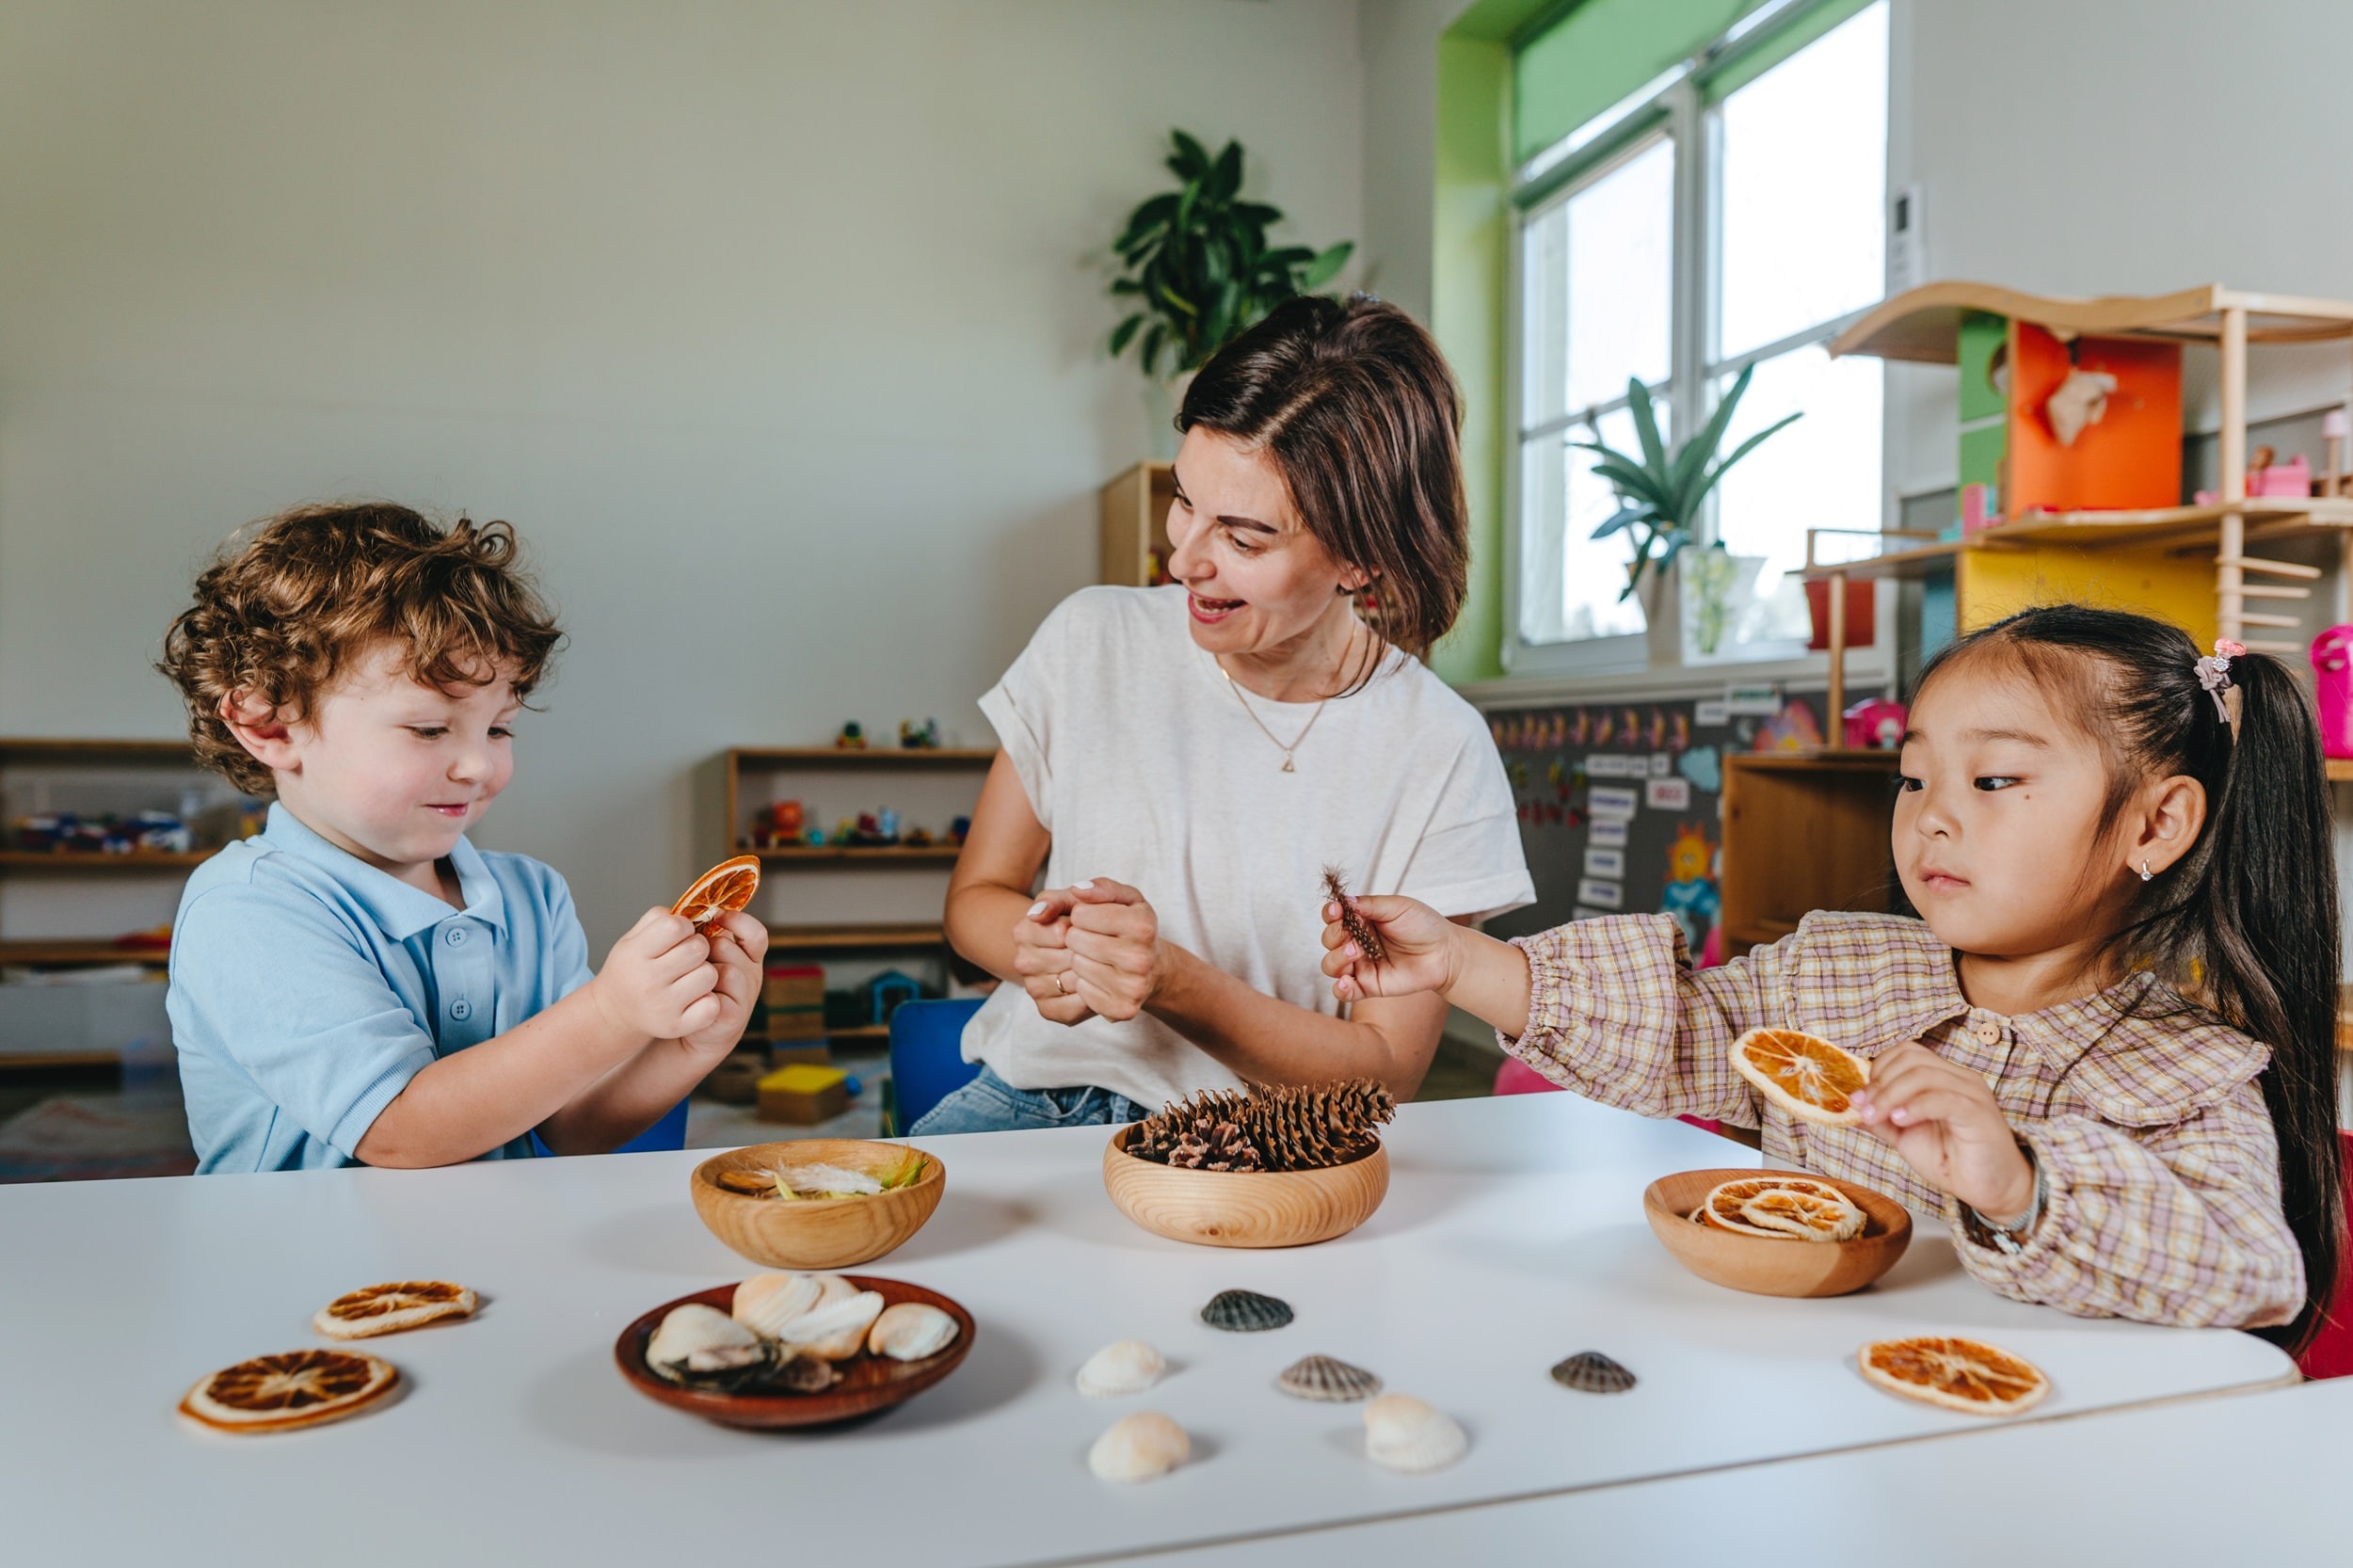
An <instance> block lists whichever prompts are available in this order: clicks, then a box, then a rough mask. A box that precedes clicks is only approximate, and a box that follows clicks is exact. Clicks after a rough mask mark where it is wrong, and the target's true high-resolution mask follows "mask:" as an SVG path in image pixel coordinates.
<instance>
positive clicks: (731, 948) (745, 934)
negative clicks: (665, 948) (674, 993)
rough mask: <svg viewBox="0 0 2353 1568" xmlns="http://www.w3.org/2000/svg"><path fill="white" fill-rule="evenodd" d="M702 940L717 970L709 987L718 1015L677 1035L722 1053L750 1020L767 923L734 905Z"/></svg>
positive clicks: (765, 948)
mask: <svg viewBox="0 0 2353 1568" xmlns="http://www.w3.org/2000/svg"><path fill="white" fill-rule="evenodd" d="M705 940H706V941H707V942H709V943H710V947H711V962H712V966H713V967H714V968H716V969H717V970H718V971H719V983H718V984H716V985H714V986H712V991H711V994H712V997H714V998H716V999H717V1000H718V1002H719V1015H718V1016H717V1017H715V1018H713V1019H712V1021H711V1022H710V1023H709V1024H707V1025H705V1026H704V1027H703V1028H701V1029H698V1030H696V1031H695V1032H692V1033H690V1034H685V1035H681V1036H680V1039H681V1040H682V1041H683V1043H684V1044H685V1045H686V1046H687V1047H688V1048H690V1049H693V1050H700V1051H709V1052H711V1053H712V1054H713V1055H716V1056H724V1055H726V1054H727V1053H728V1051H730V1050H733V1049H734V1048H735V1044H736V1042H737V1041H739V1040H741V1039H742V1038H743V1037H744V1025H745V1024H747V1023H749V1022H750V1021H751V1016H752V1003H753V1001H755V1000H758V998H759V996H760V981H761V980H762V979H763V978H764V977H763V976H762V974H761V972H760V960H761V959H763V958H765V957H766V956H767V954H768V927H767V926H766V925H765V924H763V923H761V922H760V921H759V920H754V919H753V918H752V917H751V916H749V915H746V914H744V912H743V911H742V910H740V909H738V910H734V911H731V912H730V913H728V914H726V915H723V916H721V917H720V919H719V929H718V930H716V931H714V932H712V934H711V935H710V936H708V937H706V938H705Z"/></svg>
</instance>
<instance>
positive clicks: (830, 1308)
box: [776, 1289, 883, 1361]
mask: <svg viewBox="0 0 2353 1568" xmlns="http://www.w3.org/2000/svg"><path fill="white" fill-rule="evenodd" d="M882 1309H883V1299H882V1292H881V1291H879V1290H856V1289H854V1290H852V1291H851V1292H850V1294H849V1295H847V1296H844V1297H840V1298H838V1299H836V1300H834V1301H832V1302H830V1303H828V1304H824V1305H821V1306H818V1307H816V1308H815V1309H813V1310H811V1311H808V1312H805V1313H803V1314H802V1315H801V1316H800V1317H798V1318H795V1319H793V1320H792V1321H791V1322H789V1323H787V1324H785V1325H784V1329H783V1332H782V1333H780V1334H778V1335H777V1336H776V1337H777V1338H779V1339H781V1340H783V1341H784V1343H785V1344H786V1345H788V1346H790V1347H791V1348H792V1349H793V1350H794V1351H797V1352H800V1353H801V1354H803V1355H813V1356H817V1357H820V1358H822V1359H824V1360H826V1361H847V1360H849V1359H850V1357H852V1356H854V1355H856V1354H857V1352H859V1351H861V1350H863V1349H864V1348H865V1346H866V1330H867V1328H868V1327H869V1325H871V1324H872V1322H873V1320H875V1319H876V1318H879V1317H881V1316H882Z"/></svg>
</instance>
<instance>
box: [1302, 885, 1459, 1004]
mask: <svg viewBox="0 0 2353 1568" xmlns="http://www.w3.org/2000/svg"><path fill="white" fill-rule="evenodd" d="M1354 903H1355V904H1356V912H1357V913H1358V914H1359V915H1362V916H1363V917H1364V918H1365V920H1366V922H1367V923H1369V925H1370V926H1371V927H1372V929H1373V931H1374V933H1375V934H1376V935H1378V936H1380V938H1381V946H1382V948H1383V949H1384V950H1385V952H1384V953H1383V957H1382V961H1381V962H1380V963H1379V964H1372V963H1369V962H1367V960H1366V958H1365V952H1364V949H1362V948H1360V947H1358V946H1357V945H1356V943H1355V941H1354V939H1353V938H1352V937H1351V936H1349V934H1348V927H1347V926H1345V925H1343V924H1341V923H1340V906H1339V905H1338V904H1330V903H1327V904H1324V906H1323V920H1324V926H1323V945H1324V948H1325V950H1326V951H1325V952H1324V955H1323V972H1324V973H1325V974H1328V975H1330V976H1331V977H1332V994H1333V995H1334V996H1335V997H1337V998H1338V999H1339V1000H1342V1001H1359V1000H1363V999H1364V998H1366V997H1407V996H1412V995H1414V994H1416V993H1417V992H1421V991H1449V990H1451V989H1453V986H1454V982H1455V978H1456V975H1457V973H1458V971H1459V970H1460V968H1461V966H1462V956H1461V953H1460V951H1459V944H1458V943H1457V941H1456V938H1457V937H1459V936H1461V935H1462V931H1463V928H1462V927H1461V926H1458V925H1456V924H1455V923H1454V922H1453V921H1451V920H1448V919H1447V918H1446V917H1445V916H1444V915H1441V914H1439V913H1438V912H1437V911H1436V910H1435V909H1433V908H1431V907H1430V905H1428V904H1423V903H1422V902H1420V901H1419V900H1418V899H1410V898H1398V897H1394V896H1385V895H1378V894H1376V895H1371V896H1368V897H1364V898H1359V899H1356V900H1355V901H1354Z"/></svg>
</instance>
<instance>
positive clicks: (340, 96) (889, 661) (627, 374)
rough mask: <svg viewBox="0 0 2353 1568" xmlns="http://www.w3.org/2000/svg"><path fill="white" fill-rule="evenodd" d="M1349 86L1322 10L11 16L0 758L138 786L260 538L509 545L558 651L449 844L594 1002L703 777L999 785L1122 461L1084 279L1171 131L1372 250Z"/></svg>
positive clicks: (2, 139) (563, 0)
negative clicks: (501, 873) (184, 676)
mask: <svg viewBox="0 0 2353 1568" xmlns="http://www.w3.org/2000/svg"><path fill="white" fill-rule="evenodd" d="M1356 56H1357V50H1356V7H1355V5H1354V4H1353V0H1121V3H1116V4H1113V3H1109V0H930V3H918V0H860V3H859V4H856V5H852V6H840V5H831V4H822V5H821V4H815V3H807V4H794V5H787V4H763V5H743V4H729V3H721V0H670V3H666V4H664V5H660V6H652V5H638V6H627V5H612V4H606V5H588V4H579V3H567V0H504V3H502V4H499V5H496V6H477V5H470V4H457V3H446V4H434V3H424V0H415V3H401V4H379V5H351V4H318V3H314V0H300V3H296V0H286V3H278V4H273V3H269V0H220V3H216V4H209V5H201V6H200V5H187V4H175V3H171V0H146V3H130V0H125V3H106V0H11V3H10V4H9V5H8V7H7V8H0V733H8V734H59V735H168V734H171V733H174V732H175V731H176V730H177V729H178V728H179V725H180V718H179V713H178V710H177V707H176V700H175V697H174V696H173V694H172V693H171V692H170V690H169V689H168V687H167V686H166V685H165V683H164V682H163V680H161V679H160V678H158V677H156V676H155V675H153V674H152V673H151V672H150V670H149V668H148V662H149V661H150V660H151V659H152V656H153V653H154V650H155V648H156V644H157V641H158V638H159V636H160V634H161V632H162V631H163V629H164V627H165V625H166V623H167V622H168V619H169V618H170V616H172V615H173V614H174V613H175V612H176V610H177V609H178V608H179V607H180V605H181V604H182V603H183V601H184V595H185V592H186V587H187V584H188V580H189V578H190V576H191V574H192V572H193V570H194V569H195V568H196V567H197V565H198V564H199V563H200V560H201V559H202V557H203V556H204V555H205V553H206V552H208V551H209V550H210V549H211V548H212V547H213V545H214V544H215V543H216V541H218V540H219V539H220V538H221V537H222V536H224V535H226V534H227V533H228V532H229V531H230V530H231V529H232V528H233V527H235V526H236V525H238V524H240V523H242V522H244V521H246V520H248V519H251V518H253V517H256V516H259V515H262V514H264V513H267V512H269V511H273V510H275V509H277V508H280V507H281V506H284V505H287V504H291V503H294V502H296V501H300V500H304V499H308V498H316V497H329V496H337V495H346V494H381V495H388V496H392V497H394V498H397V499H400V500H403V501H407V502H410V503H413V504H421V505H424V506H428V507H435V508H440V509H442V510H444V511H448V512H453V513H454V512H455V511H456V510H457V509H458V508H466V509H469V510H471V511H472V514H473V515H474V516H476V517H503V518H506V519H509V520H513V521H514V522H515V523H516V524H517V525H518V527H519V528H520V530H521V533H522V535H523V537H524V539H525V541H526V543H527V545H528V547H529V548H530V550H531V552H532V553H533V555H534V557H535V558H536V563H537V565H538V567H539V569H540V571H541V575H542V578H543V580H544V583H545V584H546V586H547V588H548V589H549V591H550V592H551V594H552V597H553V598H554V600H556V602H557V603H558V604H559V605H560V607H561V609H562V613H563V618H564V622H565V625H566V627H567V628H568V631H569V632H570V633H571V636H572V639H573V642H572V647H571V650H570V652H569V653H568V656H567V657H566V659H565V661H564V663H563V666H562V669H561V671H560V675H559V679H558V680H557V681H556V683H555V684H554V685H553V686H552V688H551V689H550V690H549V691H548V693H547V702H548V707H549V711H548V712H546V713H545V714H543V715H539V716H536V717H533V718H530V719H528V720H527V721H526V725H527V728H526V729H525V731H524V733H523V737H522V740H521V743H520V756H521V759H522V760H521V765H520V771H519V775H518V778H517V781H516V783H515V785H514V787H513V789H512V791H511V792H510V793H509V795H508V797H507V798H506V799H505V800H504V802H502V803H501V805H500V806H499V807H498V808H496V809H495V810H494V812H493V814H492V817H491V819H490V821H489V823H488V825H487V827H486V829H485V830H484V833H483V835H482V837H483V840H484V841H485V842H486V843H488V844H489V845H492V846H494V847H500V848H508V849H517V850H522V851H525V852H527V853H530V854H534V855H537V856H542V857H543V858H545V859H547V860H549V861H551V862H552V863H553V864H555V865H556V866H557V867H558V868H559V869H561V870H562V871H563V872H565V874H566V875H567V876H568V877H569V878H570V879H571V881H572V884H573V886H574V888H576V889H577V890H578V892H579V894H580V897H581V903H582V906H583V909H584V914H585V916H586V922H587V925H588V928H589V934H590V937H591V940H592V942H594V943H595V944H596V945H597V946H598V947H599V948H600V949H601V947H602V945H603V943H604V942H605V941H606V940H608V939H609V938H610V936H613V935H614V934H616V932H617V931H618V930H619V929H620V927H621V926H623V925H624V924H626V923H627V920H629V919H630V918H632V916H633V915H634V913H635V912H636V911H637V910H639V909H641V908H643V907H644V906H645V905H646V904H648V903H651V902H654V901H656V900H658V899H659V900H666V899H667V898H668V897H669V896H670V895H671V894H672V892H673V891H674V890H675V889H676V888H677V887H678V886H680V885H681V883H682V881H683V879H684V878H685V877H686V876H687V875H688V874H690V873H691V872H693V871H694V870H696V869H698V868H699V865H700V863H701V862H702V861H703V860H704V859H706V858H707V857H708V856H709V854H710V849H711V846H710V845H709V844H707V843H697V842H695V841H692V839H691V834H690V825H689V822H690V813H689V806H688V782H687V781H688V776H689V772H690V770H691V769H692V768H693V767H694V766H695V765H696V763H697V762H698V761H700V760H703V759H706V758H708V757H710V756H711V755H712V754H713V753H715V752H717V751H719V750H721V749H723V748H724V747H726V746H728V745H730V744H792V743H804V742H821V741H823V740H824V739H825V738H826V737H828V736H829V735H830V734H831V733H832V730H833V728H834V726H835V725H836V724H837V723H838V722H839V721H840V720H841V719H843V718H845V717H853V716H855V717H858V718H861V719H863V720H864V721H866V722H867V723H868V724H869V725H870V726H873V727H882V728H888V727H891V726H895V724H896V722H897V721H898V719H899V718H901V717H902V716H904V715H923V714H936V715H938V716H939V717H940V719H941V720H942V721H943V722H944V723H945V724H946V725H947V726H948V727H949V728H951V729H952V730H955V731H960V732H961V734H962V736H963V738H964V739H965V740H967V741H968V742H971V743H983V742H985V741H986V740H987V738H988V731H987V728H986V726H985V723H984V721H983V720H982V718H981V717H980V714H979V712H978V710H977V709H975V708H974V707H973V706H972V699H973V698H974V697H975V696H977V695H978V694H979V693H980V692H981V691H982V690H984V688H985V687H986V685H987V684H988V683H989V682H990V681H991V680H993V679H994V677H995V675H996V673H997V672H998V671H999V670H1000V668H1001V667H1002V666H1003V665H1004V664H1005V663H1006V662H1007V661H1008V660H1010V659H1011V658H1012V657H1013V655H1014V654H1015V653H1016V652H1017V651H1018V650H1019V648H1020V647H1021V645H1022V643H1023V642H1024V641H1025V640H1026V638H1027V636H1028V634H1029V632H1030V630H1031V629H1032V627H1033V626H1034V625H1035V623H1036V621H1037V619H1038V618H1039V617H1040V616H1043V615H1044V614H1045V612H1046V611H1047V610H1048V608H1049V607H1051V606H1052V604H1053V603H1054V602H1055V601H1056V600H1058V599H1060V598H1061V597H1062V596H1063V595H1064V593H1066V592H1068V591H1069V590H1070V589H1072V588H1074V587H1077V586H1079V585H1080V584H1083V583H1085V582H1087V581H1090V580H1091V579H1092V577H1093V575H1094V572H1095V570H1096V546H1095V540H1094V530H1095V488H1096V486H1097V485H1098V484H1100V483H1101V482H1102V481H1103V480H1104V479H1106V478H1107V477H1109V476H1110V475H1111V474H1112V473H1113V472H1116V471H1118V470H1119V469H1121V468H1124V467H1125V466H1127V465H1128V463H1129V462H1131V461H1133V460H1135V458H1136V457H1138V456H1143V455H1145V454H1146V453H1147V452H1148V450H1149V448H1150V446H1151V441H1152V438H1151V434H1150V432H1149V431H1148V429H1147V425H1146V408H1147V400H1146V399H1145V398H1144V395H1143V394H1142V392H1141V390H1140V389H1141V378H1140V377H1139V376H1137V374H1136V373H1135V371H1134V370H1133V369H1132V368H1131V367H1130V366H1129V365H1127V364H1118V365H1113V364H1111V363H1108V362H1106V361H1105V360H1103V358H1102V354H1101V343H1102V337H1103V334H1104V333H1105V331H1106V330H1107V329H1108V328H1109V327H1110V325H1111V323H1112V320H1113V319H1115V318H1114V316H1113V314H1112V306H1111V303H1110V302H1109V301H1108V300H1107V299H1106V298H1105V297H1104V296H1103V294H1102V287H1103V283H1104V281H1105V280H1106V278H1107V277H1108V275H1109V274H1108V259H1107V257H1106V256H1105V255H1104V254H1103V252H1102V248H1103V247H1104V246H1106V245H1107V243H1108V241H1109V239H1110V238H1111V237H1112V233H1113V232H1114V231H1115V229H1116V227H1117V225H1118V223H1119V221H1120V220H1121V219H1122V218H1123V217H1124V216H1125V215H1126V213H1127V211H1128V208H1129V207H1130V206H1131V205H1132V204H1133V203H1134V202H1135V201H1136V200H1140V199H1141V198H1142V197H1143V196H1144V195H1146V194H1149V193H1150V192H1151V191H1153V190H1155V189H1157V188H1160V186H1161V185H1162V184H1163V183H1164V182H1165V181H1166V179H1167V176H1166V174H1165V171H1164V170H1162V169H1161V168H1160V165H1159V157H1160V152H1161V150H1162V147H1163V144H1164V140H1165V136H1166V133H1167V130H1168V128H1169V127H1170V126H1171V125H1173V124H1182V125H1184V126H1186V127H1188V128H1191V129H1193V130H1196V131H1198V132H1200V133H1201V134H1203V135H1205V136H1239V137H1240V138H1241V140H1242V141H1243V143H1244V144H1245V145H1246V146H1247V147H1248V148H1249V150H1250V152H1251V153H1252V154H1253V158H1254V166H1253V167H1254V171H1255V172H1254V175H1253V185H1254V188H1255V190H1256V192H1257V194H1259V195H1261V196H1262V197H1264V198H1265V199H1267V200H1273V202H1275V203H1276V204H1278V205H1280V206H1282V207H1284V208H1285V209H1287V210H1288V211H1289V213H1290V214H1291V215H1292V216H1293V218H1294V219H1295V227H1294V231H1293V232H1296V233H1297V234H1298V236H1299V237H1300V238H1301V239H1303V240H1304V241H1306V242H1310V243H1317V244H1322V243H1328V242H1330V241H1332V240H1335V239H1337V238H1341V237H1353V236H1356V235H1357V234H1359V232H1360V231H1361V219H1362V200H1361V188H1362V179H1363V168H1362V139H1363V134H1364V133H1363V117H1362V73H1361V67H1360V65H1359V62H1358V60H1357V57H1356ZM1161 413H1162V417H1164V415H1165V409H1164V407H1163V408H1162V410H1161Z"/></svg>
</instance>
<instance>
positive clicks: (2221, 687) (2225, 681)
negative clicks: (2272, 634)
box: [2197, 637, 2247, 726]
mask: <svg viewBox="0 0 2353 1568" xmlns="http://www.w3.org/2000/svg"><path fill="white" fill-rule="evenodd" d="M2246 652H2247V645H2246V644H2245V643H2234V642H2233V641H2231V639H2230V638H2228V637H2223V638H2219V639H2217V641H2216V643H2215V645H2214V651H2213V652H2212V653H2210V654H2208V655H2206V657H2204V658H2203V659H2201V660H2199V661H2198V665H2197V668H2198V684H2200V685H2201V686H2203V687H2204V688H2205V689H2206V695H2207V696H2210V697H2212V698H2214V712H2215V716H2216V717H2217V718H2218V719H2220V720H2221V721H2222V722H2223V724H2224V725H2226V726H2228V725H2229V724H2230V722H2231V705H2230V704H2229V703H2228V702H2226V701H2224V700H2223V697H2222V694H2223V693H2224V692H2226V691H2229V690H2230V689H2231V661H2232V660H2233V659H2236V658H2239V657H2241V656H2243V655H2244V654H2245V653H2246Z"/></svg>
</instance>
